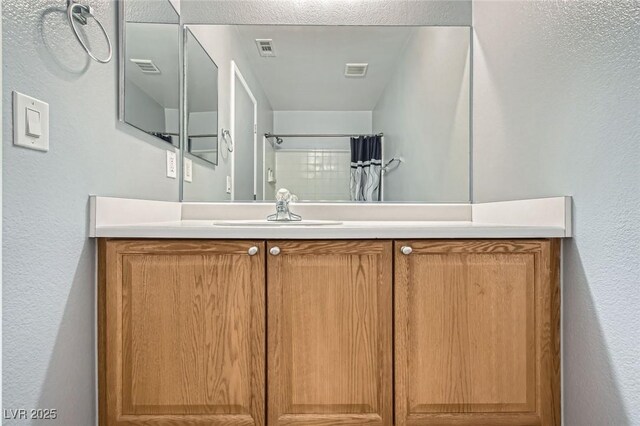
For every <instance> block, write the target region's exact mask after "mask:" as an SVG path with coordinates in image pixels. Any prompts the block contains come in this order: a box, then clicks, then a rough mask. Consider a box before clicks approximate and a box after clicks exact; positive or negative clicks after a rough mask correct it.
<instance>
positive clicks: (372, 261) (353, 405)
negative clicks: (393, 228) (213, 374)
mask: <svg viewBox="0 0 640 426" xmlns="http://www.w3.org/2000/svg"><path fill="white" fill-rule="evenodd" d="M268 246H269V247H268V248H269V249H271V250H274V249H275V248H278V249H279V254H277V255H274V254H269V255H267V274H268V278H267V295H268V296H267V300H268V303H267V318H268V338H267V357H268V360H267V365H268V373H267V378H268V379H267V383H268V392H267V394H268V403H267V413H268V415H267V417H268V424H269V426H276V425H301V426H302V425H305V426H310V425H314V426H337V425H391V424H392V422H393V419H392V409H393V405H392V404H393V401H392V379H391V377H392V361H391V360H392V305H393V303H392V298H391V297H392V296H391V295H392V272H391V271H392V257H391V254H392V244H391V242H384V241H326V242H320V241H313V242H310V241H300V242H292V241H287V242H284V241H283V242H269V243H268ZM275 252H277V251H275Z"/></svg>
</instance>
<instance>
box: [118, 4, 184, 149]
mask: <svg viewBox="0 0 640 426" xmlns="http://www.w3.org/2000/svg"><path fill="white" fill-rule="evenodd" d="M119 60H120V120H121V121H123V122H125V123H127V124H130V125H131V126H134V127H136V128H138V129H140V130H142V131H143V132H145V133H148V134H150V135H152V136H154V137H157V138H160V139H162V140H164V141H166V142H168V143H171V144H173V145H175V146H179V144H180V137H179V135H180V16H179V15H178V13H177V12H176V10H175V8H174V6H173V5H172V3H171V2H170V1H169V0H126V1H120V58H119Z"/></svg>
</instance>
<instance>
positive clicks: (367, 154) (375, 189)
mask: <svg viewBox="0 0 640 426" xmlns="http://www.w3.org/2000/svg"><path fill="white" fill-rule="evenodd" d="M381 179H382V137H381V136H378V135H377V136H358V137H354V138H351V201H380V180H381Z"/></svg>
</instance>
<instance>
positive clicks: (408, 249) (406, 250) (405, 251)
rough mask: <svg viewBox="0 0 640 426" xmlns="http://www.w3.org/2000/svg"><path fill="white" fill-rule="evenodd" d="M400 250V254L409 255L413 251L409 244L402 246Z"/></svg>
mask: <svg viewBox="0 0 640 426" xmlns="http://www.w3.org/2000/svg"><path fill="white" fill-rule="evenodd" d="M400 251H401V252H402V254H405V255H410V254H411V252H413V249H412V248H411V247H409V246H402V248H401V249H400Z"/></svg>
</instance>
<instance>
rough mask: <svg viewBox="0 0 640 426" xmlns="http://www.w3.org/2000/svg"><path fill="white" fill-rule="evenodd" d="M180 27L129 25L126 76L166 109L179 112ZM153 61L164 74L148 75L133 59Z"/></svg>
mask: <svg viewBox="0 0 640 426" xmlns="http://www.w3.org/2000/svg"><path fill="white" fill-rule="evenodd" d="M179 31H180V29H179V26H178V25H174V24H147V23H137V22H135V23H134V22H127V24H126V31H125V36H126V56H127V57H126V60H125V75H126V78H127V79H128V80H130V81H131V82H133V83H134V84H135V85H136V86H138V87H139V88H140V89H142V90H143V91H144V92H145V93H147V94H148V95H149V96H150V97H151V98H153V99H154V100H155V101H156V102H157V103H158V104H160V105H161V106H162V107H164V108H178V107H179V105H180V98H179V88H180V84H179V74H178V72H179V68H180V67H179V53H178V47H179V44H178V36H179ZM132 58H134V59H151V60H152V61H153V63H154V64H156V66H157V67H158V68H159V69H160V74H145V73H143V72H142V71H141V70H140V68H138V66H137V65H136V64H134V63H133V62H131V61H130V59H132Z"/></svg>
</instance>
